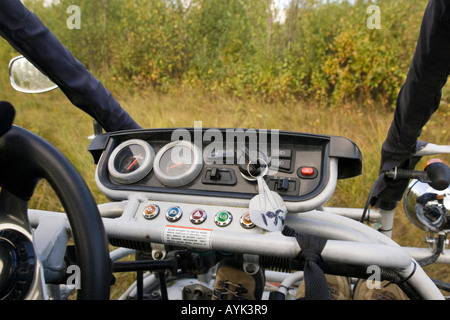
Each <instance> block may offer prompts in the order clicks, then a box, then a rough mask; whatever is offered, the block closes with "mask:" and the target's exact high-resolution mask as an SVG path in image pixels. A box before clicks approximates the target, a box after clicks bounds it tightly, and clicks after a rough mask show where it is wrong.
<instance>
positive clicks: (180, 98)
mask: <svg viewBox="0 0 450 320" xmlns="http://www.w3.org/2000/svg"><path fill="white" fill-rule="evenodd" d="M0 84H1V82H0ZM2 87H3V89H4V90H2V96H1V97H0V99H1V100H9V101H10V102H11V103H12V104H13V105H14V106H15V107H16V111H17V115H16V120H15V123H16V124H17V125H19V126H22V127H25V128H27V129H29V130H31V131H33V132H35V133H37V134H39V135H40V136H42V137H44V138H45V139H47V140H48V141H49V142H51V143H52V144H54V145H55V146H56V147H57V148H58V149H60V150H61V151H62V152H63V153H64V154H65V155H66V156H67V157H68V158H69V159H70V160H71V161H72V162H73V163H74V165H75V166H76V167H77V169H78V170H79V171H80V173H81V174H82V176H83V177H84V178H85V180H86V181H87V183H88V185H89V187H90V188H91V190H92V193H93V194H94V197H95V198H96V200H97V202H98V203H102V202H106V201H107V199H106V198H105V197H104V196H103V195H102V194H101V193H100V192H99V190H98V189H97V187H96V185H95V181H94V170H95V166H94V163H93V161H92V157H91V156H90V154H89V153H88V151H87V148H88V145H89V142H90V141H89V140H88V136H90V135H91V134H92V133H93V129H92V128H93V127H92V120H91V118H90V117H89V116H87V115H85V114H84V113H83V112H81V111H80V110H78V109H77V108H75V107H73V106H72V105H71V104H70V103H69V102H68V100H67V99H66V98H65V96H64V95H63V94H62V93H61V92H60V91H59V90H55V91H52V92H49V93H45V94H40V95H25V94H22V93H18V92H14V91H13V90H12V88H9V87H8V86H6V85H3V86H2ZM115 94H116V97H117V98H118V100H119V101H120V102H121V104H122V105H123V107H124V108H125V109H126V110H127V111H128V112H129V113H130V114H131V115H132V116H133V117H134V118H135V119H136V120H137V122H138V123H139V124H140V125H141V126H142V127H144V128H157V127H178V126H187V127H190V126H193V125H194V121H202V125H203V127H237V128H265V129H279V130H288V131H299V132H307V133H320V134H329V135H339V136H344V137H346V138H349V139H350V140H352V141H354V142H355V143H356V144H357V145H358V146H359V148H360V149H361V152H362V154H363V173H362V175H361V176H359V177H356V178H352V179H349V180H341V181H339V183H338V188H337V191H336V193H335V196H334V197H333V198H332V199H331V200H330V202H329V204H328V205H332V206H349V207H362V206H364V203H365V201H366V197H367V195H368V193H369V190H370V187H371V185H372V183H373V182H374V181H375V179H376V177H377V175H378V166H379V160H380V148H381V144H382V142H383V141H384V139H385V136H386V133H387V130H388V128H389V125H390V122H391V120H392V115H393V114H392V110H386V109H381V108H379V107H378V106H376V105H360V106H359V105H356V104H355V103H349V104H348V105H342V106H339V107H324V106H320V105H315V104H314V103H294V102H288V103H282V102H277V103H266V102H260V101H256V100H242V99H238V98H235V97H230V96H226V95H222V94H217V95H212V94H204V93H199V92H183V93H179V94H171V95H161V94H156V93H153V92H142V93H140V94H130V93H123V94H121V93H120V92H116V93H115ZM449 116H450V112H449V106H442V107H441V109H440V110H439V111H438V112H437V113H436V114H435V116H434V117H433V118H432V120H431V121H430V123H429V124H428V125H427V126H426V128H425V129H424V131H423V134H422V137H421V139H422V140H425V141H430V142H433V143H437V144H448V143H449V141H450V139H449V134H450V132H449V131H448V120H449ZM443 159H444V160H446V161H447V162H450V158H449V157H448V156H446V157H444V158H443ZM30 207H36V208H39V209H46V210H56V211H59V210H62V207H61V205H60V203H59V201H58V200H57V198H56V197H55V195H54V194H53V192H52V190H51V189H50V187H49V186H48V185H47V184H46V183H45V182H44V183H41V184H40V185H39V187H38V190H37V192H36V194H35V196H34V198H33V199H32V201H31V203H30ZM394 226H395V228H394V230H395V231H394V235H393V237H394V240H396V241H398V242H399V243H400V244H401V245H405V246H426V244H425V243H424V242H423V238H424V236H425V233H424V232H422V231H421V230H419V229H417V228H415V227H414V226H413V225H412V224H410V223H409V222H408V220H407V218H406V216H405V214H404V213H403V211H402V209H401V207H399V209H398V213H397V215H396V218H395V225H394ZM426 270H427V271H429V272H430V274H431V276H433V277H439V278H440V279H446V280H447V281H450V276H449V273H450V272H449V271H450V266H437V267H427V268H426ZM120 276H121V277H122V275H120ZM114 290H115V289H114V288H113V292H114ZM115 294H116V293H113V296H114V295H115Z"/></svg>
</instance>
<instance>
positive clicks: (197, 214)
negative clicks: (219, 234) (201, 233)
mask: <svg viewBox="0 0 450 320" xmlns="http://www.w3.org/2000/svg"><path fill="white" fill-rule="evenodd" d="M189 220H191V222H192V223H195V224H200V223H202V222H203V221H205V220H206V212H205V210H202V209H196V210H194V211H192V213H191V216H190V217H189Z"/></svg>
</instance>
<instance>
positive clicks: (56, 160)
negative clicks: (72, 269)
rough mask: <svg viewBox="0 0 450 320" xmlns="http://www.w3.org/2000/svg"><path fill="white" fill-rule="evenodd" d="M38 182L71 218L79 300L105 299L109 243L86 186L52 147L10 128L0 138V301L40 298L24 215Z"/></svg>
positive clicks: (107, 288)
mask: <svg viewBox="0 0 450 320" xmlns="http://www.w3.org/2000/svg"><path fill="white" fill-rule="evenodd" d="M41 179H45V180H47V181H48V182H49V184H50V185H51V187H52V188H53V189H54V190H55V193H56V194H57V196H58V198H59V200H60V201H61V204H62V205H63V207H64V209H65V211H66V214H67V217H68V220H69V224H70V227H71V230H72V236H73V240H74V243H75V250H76V256H77V265H78V267H79V268H80V290H78V294H77V299H84V300H106V299H109V294H110V286H111V263H110V259H109V251H108V242H107V238H106V232H105V230H104V227H103V223H102V220H101V217H100V213H99V211H98V208H97V204H96V203H95V200H94V198H93V196H92V194H91V192H90V190H89V188H88V187H87V185H86V183H85V181H84V180H83V178H82V177H81V175H80V174H79V173H78V171H77V170H76V169H75V167H74V166H73V165H72V164H71V163H70V161H69V160H68V159H67V158H66V157H65V156H64V155H63V154H62V153H61V152H59V151H58V150H57V149H56V148H55V147H53V146H52V145H51V144H50V143H48V142H47V141H46V140H44V139H42V138H41V137H39V136H37V135H35V134H33V133H31V132H29V131H27V130H25V129H23V128H20V127H17V126H12V128H11V129H10V130H9V131H8V132H7V133H5V134H4V135H3V136H1V137H0V186H1V188H2V190H1V194H0V300H1V299H3V298H5V299H29V298H35V297H37V296H39V295H38V294H36V293H35V292H33V291H36V290H39V287H40V288H42V287H43V284H42V283H41V284H39V282H40V278H39V277H40V276H39V274H40V273H39V270H37V269H39V266H38V263H37V262H38V261H37V259H36V255H35V253H34V251H33V245H32V236H31V234H32V233H31V229H30V226H29V221H28V217H27V210H28V201H29V199H30V198H31V197H32V195H33V193H34V189H35V187H36V185H37V183H38V182H39V180H41ZM36 283H37V284H36ZM2 295H3V296H2ZM41 297H42V295H41Z"/></svg>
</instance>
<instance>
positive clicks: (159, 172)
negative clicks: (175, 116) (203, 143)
mask: <svg viewBox="0 0 450 320" xmlns="http://www.w3.org/2000/svg"><path fill="white" fill-rule="evenodd" d="M202 167H203V163H202V153H201V151H200V149H199V148H198V147H197V146H195V145H194V144H192V143H190V142H188V141H183V140H180V141H173V142H170V143H168V144H166V145H165V146H164V147H162V148H161V150H159V151H158V153H157V154H156V157H155V165H154V172H155V175H156V177H157V178H158V180H159V181H160V182H161V183H162V184H164V185H166V186H168V187H181V186H184V185H186V184H188V183H189V182H191V181H192V180H194V179H195V178H196V177H197V176H198V175H199V173H200V171H201V170H202Z"/></svg>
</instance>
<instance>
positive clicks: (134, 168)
mask: <svg viewBox="0 0 450 320" xmlns="http://www.w3.org/2000/svg"><path fill="white" fill-rule="evenodd" d="M154 158H155V152H154V151H153V148H152V147H151V146H150V145H149V144H148V143H147V142H145V141H143V140H139V139H131V140H128V141H125V142H122V143H121V144H119V145H118V146H117V147H116V148H115V149H114V151H113V152H112V153H111V156H110V157H109V161H108V170H109V174H110V175H111V177H112V178H113V179H114V180H116V181H117V182H119V183H123V184H131V183H134V182H137V181H139V180H141V179H143V178H144V177H145V176H146V175H147V174H148V173H149V172H150V171H151V169H152V166H153V160H154Z"/></svg>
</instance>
